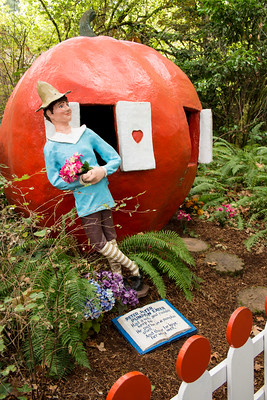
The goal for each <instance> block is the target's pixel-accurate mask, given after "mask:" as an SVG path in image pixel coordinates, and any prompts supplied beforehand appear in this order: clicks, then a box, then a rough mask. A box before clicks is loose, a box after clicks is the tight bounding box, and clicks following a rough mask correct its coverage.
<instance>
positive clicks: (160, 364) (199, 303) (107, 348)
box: [47, 217, 267, 400]
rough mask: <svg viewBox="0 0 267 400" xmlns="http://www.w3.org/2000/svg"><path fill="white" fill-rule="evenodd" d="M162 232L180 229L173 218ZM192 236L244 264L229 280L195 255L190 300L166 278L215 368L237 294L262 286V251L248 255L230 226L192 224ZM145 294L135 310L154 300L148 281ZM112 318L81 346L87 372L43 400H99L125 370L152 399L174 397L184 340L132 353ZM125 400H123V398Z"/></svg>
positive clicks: (257, 321) (259, 370) (219, 397)
mask: <svg viewBox="0 0 267 400" xmlns="http://www.w3.org/2000/svg"><path fill="white" fill-rule="evenodd" d="M165 229H171V230H174V231H176V232H178V233H179V234H181V226H180V225H179V221H177V219H176V218H175V217H173V218H172V220H171V221H170V222H169V224H168V225H167V226H166V227H165ZM189 230H190V231H191V234H192V232H193V233H194V235H195V236H197V237H198V238H200V239H202V240H204V241H205V242H207V243H208V244H209V246H210V250H215V249H220V250H225V251H227V252H228V253H230V254H235V255H237V256H238V257H240V258H242V260H243V261H244V269H243V271H242V273H240V274H237V275H234V276H229V275H226V274H219V273H218V272H216V271H215V270H214V269H213V268H212V266H210V265H208V264H207V263H206V262H205V254H206V253H205V252H203V253H201V252H200V253H197V254H194V257H195V262H196V265H195V267H194V268H193V270H194V272H195V273H196V275H197V276H198V277H200V278H201V279H202V283H201V284H200V288H199V289H194V291H193V295H194V297H193V301H192V302H189V301H186V300H185V298H184V295H183V294H182V292H181V291H180V290H178V289H177V287H176V286H175V285H174V284H173V283H172V282H170V281H169V280H168V279H167V278H166V279H165V283H166V288H167V299H168V300H169V301H170V302H171V303H172V304H173V306H174V307H176V308H177V309H178V310H179V311H180V312H181V313H182V314H183V315H184V316H185V317H186V318H187V319H188V320H189V321H190V322H191V323H192V324H193V325H194V326H195V327H196V328H197V333H198V334H199V335H203V336H205V337H206V338H207V339H208V340H209V342H210V345H211V354H212V355H211V359H210V364H209V367H208V369H211V368H212V367H214V366H215V365H217V364H218V363H220V362H221V361H222V360H223V359H224V358H225V357H226V355H227V351H228V349H229V345H228V343H227V340H226V327H227V323H228V320H229V318H230V316H231V314H232V313H233V312H234V311H235V309H236V308H237V307H239V304H238V301H237V294H238V292H239V291H240V290H241V289H243V288H246V287H251V286H257V285H261V286H267V265H266V259H267V257H266V256H267V251H266V247H264V245H263V244H259V245H258V246H257V247H256V248H254V249H253V250H252V251H251V252H249V251H247V250H246V248H245V246H244V240H245V239H247V237H248V233H246V232H245V231H239V230H236V229H234V228H230V227H220V226H218V225H216V224H215V223H209V222H206V221H203V220H199V219H195V220H193V221H192V223H191V225H190V226H189ZM146 283H147V284H149V285H150V291H149V294H148V296H147V297H146V298H144V299H141V301H140V304H139V306H143V305H145V304H148V303H151V302H154V301H156V300H159V299H160V298H159V296H158V294H157V291H156V290H155V288H154V287H153V286H152V284H151V282H150V281H149V279H146ZM115 316H117V315H116V314H114V313H108V314H107V315H105V318H104V322H103V323H102V326H101V331H100V333H99V334H98V335H96V336H95V337H90V338H88V340H87V341H86V348H87V352H88V357H89V360H90V364H91V370H88V369H85V368H81V367H79V366H78V367H76V368H75V369H74V371H73V373H72V374H71V375H70V376H68V377H67V378H66V380H64V381H63V380H62V381H61V382H59V384H55V383H54V384H53V383H52V384H51V388H53V390H52V389H51V391H50V394H48V397H47V398H51V399H65V400H74V399H79V400H104V399H105V398H106V396H107V394H108V391H109V390H110V388H111V386H112V385H113V384H114V383H115V382H116V380H117V379H118V378H120V377H121V376H122V375H124V374H126V373H127V372H130V371H140V372H142V373H143V374H145V375H146V376H147V377H148V378H149V379H150V382H151V385H152V388H153V391H152V395H151V400H169V399H171V398H172V397H174V396H175V395H176V394H177V393H178V389H179V386H180V384H181V380H179V379H178V377H177V375H176V368H175V365H176V359H177V355H178V352H179V350H180V348H181V347H182V345H183V343H184V342H185V340H186V339H180V340H178V341H175V342H173V343H171V344H168V345H164V346H161V347H158V348H157V349H155V350H154V351H152V352H150V353H147V354H145V355H139V354H138V353H137V351H136V350H135V349H134V348H133V347H132V346H131V345H130V344H129V343H128V342H127V341H126V340H125V339H124V338H123V336H122V335H121V334H120V333H119V332H118V331H117V330H116V328H115V327H114V326H113V324H112V318H114V317H115ZM265 321H266V316H265V315H264V314H263V313H262V314H256V315H254V316H253V331H254V332H257V331H260V330H262V329H263V328H264V326H265ZM263 384H264V381H263V358H262V356H258V357H257V359H256V364H255V387H256V388H259V387H261V386H262V385H263ZM53 385H54V386H53ZM213 399H214V400H224V399H225V400H226V399H227V394H226V388H225V386H223V387H222V388H220V389H219V390H217V391H216V392H215V393H214V395H213ZM125 400H127V399H125Z"/></svg>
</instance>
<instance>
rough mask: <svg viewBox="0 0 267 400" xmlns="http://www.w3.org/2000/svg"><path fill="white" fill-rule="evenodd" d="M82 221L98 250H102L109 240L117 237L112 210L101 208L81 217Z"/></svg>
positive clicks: (91, 243) (87, 234) (92, 243)
mask: <svg viewBox="0 0 267 400" xmlns="http://www.w3.org/2000/svg"><path fill="white" fill-rule="evenodd" d="M81 221H82V224H83V228H84V231H85V234H86V236H87V237H88V239H89V240H90V245H91V246H92V247H93V248H94V249H95V250H96V251H99V250H101V249H102V248H103V247H104V246H105V244H106V243H107V242H110V241H111V240H113V239H116V237H117V235H116V231H115V228H114V223H113V216H112V211H111V210H101V211H98V212H95V213H93V214H90V215H87V216H86V217H81Z"/></svg>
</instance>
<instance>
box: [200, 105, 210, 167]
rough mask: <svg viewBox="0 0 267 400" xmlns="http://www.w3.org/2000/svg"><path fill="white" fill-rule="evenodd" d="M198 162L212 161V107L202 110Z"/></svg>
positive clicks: (207, 162) (206, 162)
mask: <svg viewBox="0 0 267 400" xmlns="http://www.w3.org/2000/svg"><path fill="white" fill-rule="evenodd" d="M198 162H199V163H201V164H209V163H210V162H212V111H211V109H205V110H201V112H200V137H199V154H198Z"/></svg>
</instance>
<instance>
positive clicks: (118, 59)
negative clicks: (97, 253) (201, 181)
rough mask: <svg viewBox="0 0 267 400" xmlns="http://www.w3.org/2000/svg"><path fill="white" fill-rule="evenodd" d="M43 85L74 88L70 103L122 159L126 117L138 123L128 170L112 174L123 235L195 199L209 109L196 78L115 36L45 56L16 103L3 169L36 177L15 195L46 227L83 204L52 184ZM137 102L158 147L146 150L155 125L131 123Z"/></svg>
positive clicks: (0, 134)
mask: <svg viewBox="0 0 267 400" xmlns="http://www.w3.org/2000/svg"><path fill="white" fill-rule="evenodd" d="M38 80H41V81H46V82H49V83H50V84H51V85H53V86H54V87H56V88H57V89H58V90H59V91H61V92H65V91H67V90H71V93H70V94H69V95H68V99H69V101H70V102H76V103H78V104H79V107H80V111H79V112H80V120H81V121H80V122H81V124H83V123H85V124H86V125H87V126H88V127H89V128H91V129H93V130H94V131H95V132H96V133H98V134H99V135H100V136H102V137H103V138H104V139H105V140H106V141H107V142H109V143H110V144H112V145H113V146H114V147H115V148H116V150H117V151H118V152H119V153H120V154H121V155H122V154H124V151H125V150H124V148H123V146H124V136H123V135H124V132H123V128H122V132H121V133H120V135H118V129H119V125H120V123H121V122H120V120H119V119H120V116H121V114H123V115H122V121H124V122H122V125H123V124H124V125H123V126H126V125H127V124H128V122H129V123H130V121H132V122H131V124H133V125H132V126H131V127H130V134H129V135H130V136H131V138H130V139H131V140H132V142H133V147H132V148H131V147H129V146H130V144H131V140H130V139H129V138H128V139H129V140H128V139H127V138H126V139H127V140H128V141H127V140H126V142H127V143H126V152H125V154H126V156H125V157H124V160H123V161H122V167H121V168H120V169H119V170H118V171H117V172H116V173H115V174H113V175H112V176H110V177H109V182H110V190H111V192H112V195H113V197H114V199H115V200H118V201H120V200H123V199H125V203H126V206H125V207H122V208H120V209H119V210H118V211H117V212H115V213H114V220H115V223H116V224H119V225H120V226H121V227H122V228H121V229H118V236H119V237H123V236H125V235H128V234H134V233H137V232H140V231H148V230H158V229H161V228H162V227H164V225H165V224H166V223H167V222H168V221H169V219H170V218H171V216H172V215H173V214H174V212H175V211H176V210H177V209H178V207H179V205H180V204H181V203H182V202H183V200H184V199H185V197H186V195H187V194H188V192H189V190H190V188H191V186H192V183H193V181H194V178H195V175H196V169H197V159H198V142H199V116H200V110H201V104H200V101H199V99H198V96H197V94H196V91H195V89H194V87H193V85H192V83H191V82H190V80H189V79H188V78H187V76H186V75H185V74H184V73H183V72H182V71H181V70H180V69H179V68H178V67H177V66H176V65H175V64H174V63H173V62H171V61H170V60H168V59H166V58H165V57H163V56H162V55H161V54H159V53H158V52H157V51H155V50H153V49H152V48H149V47H147V46H145V45H142V44H139V43H134V42H127V41H119V40H115V39H113V38H110V37H101V36H100V37H91V38H90V37H77V38H72V39H69V40H66V41H64V42H62V43H60V44H58V45H56V46H55V47H53V48H52V49H50V50H48V51H47V52H45V53H43V54H42V55H41V56H40V57H39V58H37V60H36V61H35V62H34V63H33V65H32V66H31V67H30V68H29V69H28V70H27V72H26V73H25V74H24V75H23V77H22V78H21V80H20V81H19V83H18V84H17V86H16V88H15V89H14V91H13V93H12V95H11V96H10V99H9V101H8V103H7V106H6V110H5V113H4V118H3V121H2V124H1V126H0V163H1V164H4V165H6V166H7V167H8V168H2V173H3V174H4V175H5V176H6V177H8V178H10V177H11V176H12V175H16V176H18V177H22V176H23V175H25V174H27V175H29V176H30V178H29V179H27V180H21V181H17V182H14V185H12V186H10V187H9V188H7V189H6V196H7V198H8V200H9V202H10V203H11V204H15V205H17V206H18V208H20V209H23V203H27V208H28V209H29V210H31V211H35V212H37V213H39V214H42V213H44V219H43V220H42V222H41V223H43V224H44V225H45V224H46V225H51V224H53V223H54V221H55V219H57V218H58V217H59V216H60V215H62V214H64V213H66V212H68V211H70V210H71V209H72V208H73V207H74V199H73V196H72V195H70V194H68V193H62V192H60V191H59V190H57V189H55V188H54V187H52V186H51V184H50V183H49V181H48V180H47V177H46V173H45V172H44V156H43V147H44V144H45V141H46V133H45V123H44V117H43V113H42V111H40V112H38V113H36V112H35V110H36V109H37V108H38V107H40V99H39V96H38V94H37V91H36V84H37V81H38ZM135 104H141V105H142V104H144V105H145V108H142V110H143V111H144V112H143V114H142V115H143V116H144V118H146V117H147V118H148V119H149V120H150V121H149V124H150V125H149V126H150V127H151V143H152V146H151V148H146V147H144V145H143V143H144V142H145V140H144V132H145V129H146V128H144V129H142V126H144V125H145V124H146V121H143V120H142V122H141V125H140V126H139V125H138V124H137V125H136V126H135V125H134V122H133V121H134V120H135V119H136V120H138V118H139V116H138V109H139V108H138V107H137V109H136V110H137V114H136V117H135V116H133V118H130V117H129V118H128V116H127V110H128V108H127V107H128V105H129V107H130V106H131V105H134V107H135ZM121 105H122V109H120V107H121ZM124 106H125V107H124ZM142 107H143V106H142ZM130 109H131V107H130V108H129V110H130ZM134 110H135V108H134ZM120 113H121V114H120ZM133 115H135V114H133ZM142 124H143V125H142ZM148 131H149V129H148ZM127 134H128V133H125V135H127ZM129 143H130V144H129ZM139 148H140V151H141V150H142V151H141V153H140V154H141V158H140V154H139ZM122 158H123V157H122ZM146 158H147V159H154V166H153V165H152V166H147V165H146V161H147V160H146ZM128 162H129V163H130V167H129V168H128V167H127V165H128ZM143 163H144V166H143ZM152 164H153V163H152ZM123 166H124V167H123ZM62 196H63V201H59V200H60V199H62ZM136 196H137V197H136ZM127 198H128V200H127ZM137 203H140V204H139V207H138V208H136V204H137ZM135 209H136V212H133V213H132V212H128V211H127V210H135ZM148 210H150V211H148ZM78 225H79V221H78ZM83 239H84V238H83Z"/></svg>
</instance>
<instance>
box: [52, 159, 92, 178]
mask: <svg viewBox="0 0 267 400" xmlns="http://www.w3.org/2000/svg"><path fill="white" fill-rule="evenodd" d="M80 157H83V156H82V155H81V154H78V153H75V154H73V156H71V157H70V158H69V159H68V160H66V162H65V164H64V165H63V167H62V168H61V170H60V171H59V176H60V177H61V178H62V179H63V181H64V182H67V183H71V182H74V181H76V180H77V179H78V177H79V176H80V175H82V174H85V173H86V172H88V171H90V169H92V167H90V166H89V164H88V162H87V161H85V162H84V163H82V162H81V160H80Z"/></svg>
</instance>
